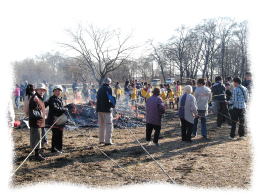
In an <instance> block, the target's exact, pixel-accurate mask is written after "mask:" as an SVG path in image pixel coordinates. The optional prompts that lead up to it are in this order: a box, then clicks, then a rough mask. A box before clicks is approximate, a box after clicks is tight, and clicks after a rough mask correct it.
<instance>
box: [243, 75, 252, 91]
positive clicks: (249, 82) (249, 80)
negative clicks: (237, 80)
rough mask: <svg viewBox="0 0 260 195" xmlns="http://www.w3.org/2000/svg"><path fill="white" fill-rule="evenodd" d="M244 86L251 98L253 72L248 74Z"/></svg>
mask: <svg viewBox="0 0 260 195" xmlns="http://www.w3.org/2000/svg"><path fill="white" fill-rule="evenodd" d="M242 85H243V86H244V87H246V88H247V91H248V94H249V96H250V95H251V91H252V90H251V88H252V74H251V72H246V74H245V80H244V81H243V82H242Z"/></svg>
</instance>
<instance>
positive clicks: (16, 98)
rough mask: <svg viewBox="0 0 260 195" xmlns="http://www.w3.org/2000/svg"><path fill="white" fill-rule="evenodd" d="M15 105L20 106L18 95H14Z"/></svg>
mask: <svg viewBox="0 0 260 195" xmlns="http://www.w3.org/2000/svg"><path fill="white" fill-rule="evenodd" d="M15 106H16V108H19V107H20V96H15Z"/></svg>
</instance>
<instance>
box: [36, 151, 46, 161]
mask: <svg viewBox="0 0 260 195" xmlns="http://www.w3.org/2000/svg"><path fill="white" fill-rule="evenodd" d="M35 159H36V160H37V161H43V160H45V158H44V157H43V156H42V155H41V154H40V152H39V149H36V150H35Z"/></svg>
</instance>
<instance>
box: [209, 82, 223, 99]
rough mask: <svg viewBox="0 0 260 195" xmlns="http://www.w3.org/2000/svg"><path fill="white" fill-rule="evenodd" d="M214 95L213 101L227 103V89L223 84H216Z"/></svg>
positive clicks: (213, 90) (213, 89) (213, 87)
mask: <svg viewBox="0 0 260 195" xmlns="http://www.w3.org/2000/svg"><path fill="white" fill-rule="evenodd" d="M211 91H212V95H213V98H212V99H213V101H220V102H225V101H226V88H225V86H224V85H223V83H221V82H216V83H215V84H214V85H213V86H212V88H211Z"/></svg>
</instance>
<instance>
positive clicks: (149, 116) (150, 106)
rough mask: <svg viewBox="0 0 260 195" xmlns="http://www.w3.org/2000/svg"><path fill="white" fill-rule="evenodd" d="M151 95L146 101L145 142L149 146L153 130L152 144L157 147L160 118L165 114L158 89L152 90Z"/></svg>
mask: <svg viewBox="0 0 260 195" xmlns="http://www.w3.org/2000/svg"><path fill="white" fill-rule="evenodd" d="M152 93H153V95H152V96H151V97H150V98H149V99H147V101H146V106H145V110H146V141H148V144H149V145H150V144H151V135H152V131H153V129H154V130H155V133H154V138H153V143H154V144H155V145H156V146H159V144H158V140H159V136H160V130H161V118H162V115H163V114H164V112H165V105H164V103H163V100H162V98H161V97H160V89H159V88H154V90H153V92H152Z"/></svg>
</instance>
